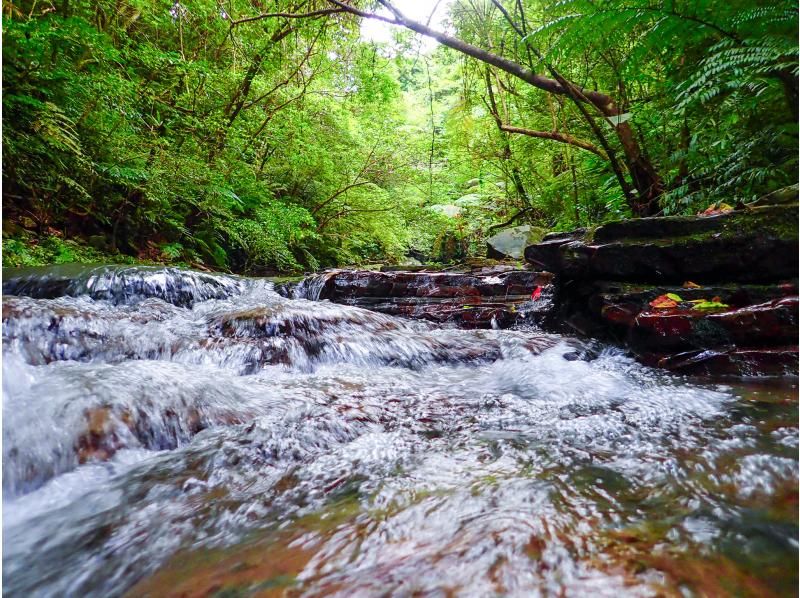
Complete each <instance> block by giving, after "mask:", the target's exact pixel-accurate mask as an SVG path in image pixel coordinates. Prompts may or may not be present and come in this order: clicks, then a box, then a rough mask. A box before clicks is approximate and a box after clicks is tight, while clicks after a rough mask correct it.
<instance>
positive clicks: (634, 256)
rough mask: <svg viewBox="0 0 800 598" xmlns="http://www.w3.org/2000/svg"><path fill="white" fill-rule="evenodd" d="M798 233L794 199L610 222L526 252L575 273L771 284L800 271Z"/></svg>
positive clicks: (553, 269)
mask: <svg viewBox="0 0 800 598" xmlns="http://www.w3.org/2000/svg"><path fill="white" fill-rule="evenodd" d="M797 236H798V223H797V206H796V205H794V206H765V207H757V208H750V209H746V210H742V211H735V212H729V213H726V214H719V215H716V216H706V217H696V216H674V217H666V218H639V219H632V220H625V221H619V222H612V223H609V224H605V225H603V226H601V227H599V228H597V229H596V230H595V231H593V232H586V233H584V234H581V233H580V232H578V233H577V234H572V235H560V236H552V237H545V239H544V240H543V241H542V243H540V244H536V245H531V246H529V247H528V248H527V249H526V250H525V258H526V259H527V260H528V261H529V262H531V263H532V264H534V265H535V266H537V267H541V268H542V269H545V270H548V271H550V272H554V273H556V274H562V275H563V276H565V277H567V278H571V279H592V280H596V279H603V280H621V281H637V282H654V283H662V284H663V283H677V284H680V283H681V282H683V281H685V280H694V279H698V278H699V279H702V280H704V281H706V282H734V281H735V282H771V281H775V280H779V279H781V278H792V277H794V276H796V275H797V270H798V255H797Z"/></svg>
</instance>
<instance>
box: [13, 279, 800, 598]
mask: <svg viewBox="0 0 800 598" xmlns="http://www.w3.org/2000/svg"><path fill="white" fill-rule="evenodd" d="M4 292H5V293H7V294H6V295H4V298H3V588H4V590H3V591H4V595H8V596H104V597H105V596H126V595H127V596H209V595H217V596H272V595H289V596H295V595H296V596H322V595H326V596H327V595H338V596H375V595H385V594H391V595H403V596H410V595H425V596H496V595H509V596H534V595H542V596H550V595H566V596H587V595H592V596H612V595H613V596H656V595H667V596H684V595H689V596H692V595H714V596H717V595H722V596H724V595H746V596H771V595H775V596H780V595H796V591H797V583H798V576H797V558H798V543H797V538H798V513H797V507H798V475H797V470H798V429H797V423H798V412H797V378H796V377H778V378H758V379H749V380H741V379H710V378H694V379H690V378H686V377H679V376H675V375H671V374H668V373H665V372H662V371H659V370H655V369H650V368H647V367H644V366H642V365H640V364H638V363H636V362H635V361H634V360H633V359H631V358H630V357H628V356H626V354H625V353H624V352H623V351H622V350H620V349H618V348H614V347H610V346H602V345H598V344H596V343H588V342H586V341H583V340H580V339H577V338H572V337H568V336H563V335H556V334H547V333H544V332H542V331H539V330H537V329H536V328H535V327H532V326H528V327H521V328H519V329H512V330H460V329H457V328H453V327H446V326H437V325H434V324H431V323H426V322H419V321H411V320H405V319H401V318H396V317H391V316H387V315H383V314H378V313H373V312H370V311H366V310H363V309H359V308H355V307H348V306H343V305H336V304H332V303H330V302H327V301H311V300H307V299H288V298H285V297H282V296H281V295H279V294H278V293H277V292H276V291H275V288H274V285H273V284H272V283H271V282H269V281H267V280H262V279H246V278H239V277H234V276H223V275H214V274H207V273H198V272H189V271H180V270H175V269H163V268H118V267H117V268H112V267H109V268H95V269H92V268H73V269H67V270H63V269H62V270H44V271H34V272H30V273H27V274H25V275H24V276H22V275H17V276H16V277H14V276H13V275H12V276H11V277H9V275H8V271H6V272H4ZM8 293H13V294H8Z"/></svg>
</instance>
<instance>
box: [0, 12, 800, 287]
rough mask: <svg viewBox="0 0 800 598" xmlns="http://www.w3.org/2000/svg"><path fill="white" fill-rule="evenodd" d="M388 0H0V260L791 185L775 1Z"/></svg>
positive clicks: (439, 225)
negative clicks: (433, 1) (366, 29)
mask: <svg viewBox="0 0 800 598" xmlns="http://www.w3.org/2000/svg"><path fill="white" fill-rule="evenodd" d="M409 1H410V0H406V1H405V2H396V3H391V2H388V1H385V0H378V1H377V2H375V1H361V0H291V1H289V0H246V1H245V0H183V1H174V2H170V1H169V0H166V1H153V0H113V1H111V0H100V1H95V2H86V1H77V0H62V1H60V2H51V1H49V0H48V1H44V2H43V1H41V0H14V1H13V2H12V1H5V2H4V4H3V202H4V212H3V263H4V265H26V264H38V263H44V262H66V261H96V260H108V259H113V260H117V261H119V260H145V261H159V262H167V263H175V264H187V265H194V266H202V265H204V266H206V267H210V268H214V269H222V270H230V271H236V272H245V273H253V274H261V273H267V272H273V271H281V272H289V271H299V270H312V269H317V268H320V267H324V266H333V265H343V264H364V263H370V262H391V263H402V262H403V261H404V260H407V259H408V257H409V256H415V257H417V258H419V259H422V260H423V261H427V262H440V263H442V262H450V261H453V260H457V259H461V258H464V257H466V256H469V255H480V254H482V253H483V252H484V251H485V245H484V240H485V238H486V237H487V236H490V235H491V234H493V233H494V232H496V231H497V230H500V229H502V228H503V227H506V226H513V225H517V224H531V225H534V226H537V227H542V228H544V229H547V230H568V229H571V228H575V227H580V226H591V225H594V224H597V223H601V222H605V221H609V220H616V219H621V218H630V217H638V216H648V215H671V214H693V213H697V212H698V211H701V210H704V209H706V208H708V207H709V206H712V205H715V204H720V203H725V204H729V205H735V204H736V203H744V204H746V203H748V202H751V201H753V200H755V199H757V198H759V197H761V196H763V195H765V194H767V193H769V192H771V191H774V190H776V189H780V188H782V187H785V186H787V185H790V184H793V183H795V182H796V181H797V176H798V170H797V169H798V166H797V143H798V136H797V133H798V131H797V116H798V115H797V105H798V40H797V30H798V11H797V5H796V2H788V1H773V2H759V1H755V0H748V1H744V0H562V1H559V2H554V1H552V0H452V1H450V2H449V3H448V2H443V3H440V4H443V7H441V8H442V10H444V11H445V12H446V15H447V16H446V18H445V19H444V20H441V21H440V22H438V23H430V22H429V19H422V20H419V19H414V18H411V17H409V16H407V15H406V12H405V7H407V6H408V5H409ZM421 4H425V5H427V4H428V3H421ZM431 9H433V5H431ZM364 20H370V21H378V22H381V23H385V24H392V25H393V27H392V31H393V36H392V39H391V40H390V41H388V42H376V41H370V40H369V39H367V38H366V37H365V36H364V35H363V34H362V22H363V21H364ZM422 37H426V38H428V39H432V40H435V41H436V42H437V44H436V45H430V46H429V45H423V44H421V41H420V40H421V38H422Z"/></svg>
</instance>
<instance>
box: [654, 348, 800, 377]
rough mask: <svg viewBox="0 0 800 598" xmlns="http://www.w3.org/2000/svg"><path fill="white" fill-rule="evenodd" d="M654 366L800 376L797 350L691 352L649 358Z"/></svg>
mask: <svg viewBox="0 0 800 598" xmlns="http://www.w3.org/2000/svg"><path fill="white" fill-rule="evenodd" d="M644 361H645V362H648V361H649V362H650V365H654V366H657V367H661V368H665V369H668V370H671V371H673V372H678V373H682V374H702V375H714V376H719V375H728V376H765V375H771V376H783V375H794V376H796V375H797V373H798V349H797V346H787V347H771V348H758V349H747V348H744V349H728V350H714V349H709V350H705V351H689V352H684V353H678V354H675V355H666V356H660V357H659V356H657V355H649V356H646V357H645V358H644Z"/></svg>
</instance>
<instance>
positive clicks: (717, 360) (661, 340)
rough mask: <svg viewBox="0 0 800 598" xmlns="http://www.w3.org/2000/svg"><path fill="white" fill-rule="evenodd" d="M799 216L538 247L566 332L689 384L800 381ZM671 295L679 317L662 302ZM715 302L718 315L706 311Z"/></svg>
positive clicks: (660, 225) (673, 220)
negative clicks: (701, 378)
mask: <svg viewBox="0 0 800 598" xmlns="http://www.w3.org/2000/svg"><path fill="white" fill-rule="evenodd" d="M797 214H798V212H797V205H796V204H795V205H768V206H760V207H752V208H746V209H744V210H739V211H734V212H729V213H725V214H719V215H715V216H701V217H698V216H686V217H684V216H681V217H666V218H640V219H634V220H625V221H620V222H611V223H608V224H605V225H603V226H600V227H598V228H597V229H595V230H593V231H592V230H587V229H581V230H577V231H573V232H571V233H556V234H550V235H546V236H545V237H544V239H543V240H542V242H541V243H537V244H534V245H531V246H529V247H527V249H526V251H525V257H526V259H527V260H528V261H529V262H531V263H532V264H533V266H534V267H544V268H547V269H548V270H551V271H553V272H555V273H556V278H555V281H556V283H557V284H556V287H557V294H558V297H559V306H558V314H559V317H558V318H553V319H551V321H557V322H561V323H562V325H563V328H566V329H568V330H570V331H572V332H578V333H579V334H582V335H585V336H591V337H596V338H602V339H606V340H612V341H616V342H619V343H621V344H624V345H625V346H627V347H628V348H629V349H631V351H632V352H633V353H634V355H635V356H636V357H638V358H639V359H640V360H641V361H643V362H644V363H647V364H649V365H654V366H658V367H664V368H667V369H672V370H676V371H680V372H685V373H702V374H711V373H717V374H735V375H746V376H750V375H754V374H759V373H760V374H764V375H777V374H784V373H787V372H788V373H792V372H794V373H796V372H797V370H798V366H797V359H796V355H797V337H798V300H797V295H798V285H797V272H798V220H797ZM667 293H671V294H673V295H677V296H678V297H679V298H680V299H681V300H682V301H681V302H680V304H678V305H675V306H674V308H672V309H657V308H655V307H653V306H651V302H652V301H653V300H655V299H656V298H657V297H659V296H662V295H666V294H667ZM696 300H706V301H711V300H715V301H716V302H717V303H719V304H720V307H719V308H718V309H711V310H700V309H694V308H693V307H694V304H692V303H691V302H692V301H696Z"/></svg>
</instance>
